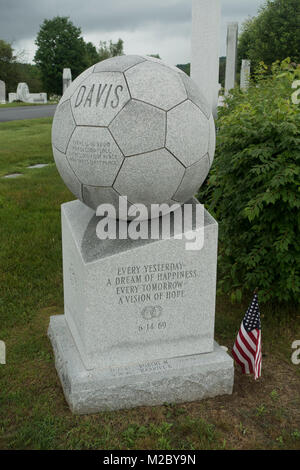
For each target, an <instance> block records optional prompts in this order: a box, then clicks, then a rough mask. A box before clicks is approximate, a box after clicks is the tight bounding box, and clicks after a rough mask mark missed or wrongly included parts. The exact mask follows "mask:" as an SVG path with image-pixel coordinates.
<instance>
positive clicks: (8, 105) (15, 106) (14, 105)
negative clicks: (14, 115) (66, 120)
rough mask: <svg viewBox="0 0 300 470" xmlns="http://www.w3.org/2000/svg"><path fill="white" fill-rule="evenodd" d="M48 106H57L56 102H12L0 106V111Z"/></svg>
mask: <svg viewBox="0 0 300 470" xmlns="http://www.w3.org/2000/svg"><path fill="white" fill-rule="evenodd" d="M49 104H57V101H48V103H20V102H16V101H14V102H13V103H5V104H0V109H2V108H18V107H19V106H47V105H49Z"/></svg>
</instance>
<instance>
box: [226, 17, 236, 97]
mask: <svg viewBox="0 0 300 470" xmlns="http://www.w3.org/2000/svg"><path fill="white" fill-rule="evenodd" d="M238 29H239V25H238V23H229V24H228V25H227V53H226V72H225V94H228V93H229V91H230V90H232V89H233V88H234V87H235V81H236V67H237V43H238Z"/></svg>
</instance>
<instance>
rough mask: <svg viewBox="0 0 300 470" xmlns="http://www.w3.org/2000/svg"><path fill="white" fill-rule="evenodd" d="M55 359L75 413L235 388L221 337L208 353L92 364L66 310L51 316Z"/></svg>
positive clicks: (199, 396) (188, 399)
mask: <svg viewBox="0 0 300 470" xmlns="http://www.w3.org/2000/svg"><path fill="white" fill-rule="evenodd" d="M48 336H49V338H50V340H51V343H52V346H53V350H54V354H55V365H56V369H57V372H58V375H59V378H60V380H61V383H62V387H63V391H64V394H65V397H66V400H67V402H68V404H69V406H70V408H71V410H72V412H73V413H75V414H89V413H97V412H99V411H103V410H117V409H122V408H133V407H137V406H153V405H161V404H163V403H183V402H191V401H197V400H201V399H204V398H208V397H215V396H217V395H224V394H231V393H232V388H233V378H234V369H233V360H232V358H231V357H230V356H229V355H228V354H227V353H226V351H225V350H224V348H222V347H220V346H219V345H218V344H217V343H215V344H214V351H213V352H210V353H206V354H195V355H190V356H181V357H173V358H168V359H163V358H161V359H158V360H154V361H147V362H142V363H136V364H129V365H127V366H121V367H109V368H106V369H93V370H87V369H86V368H85V367H84V365H83V363H82V360H81V357H80V354H79V352H78V349H77V347H76V345H75V342H74V340H73V337H72V334H71V332H70V330H69V328H68V326H67V323H66V321H65V317H64V315H57V316H53V317H51V319H50V325H49V330H48Z"/></svg>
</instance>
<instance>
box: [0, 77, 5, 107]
mask: <svg viewBox="0 0 300 470" xmlns="http://www.w3.org/2000/svg"><path fill="white" fill-rule="evenodd" d="M5 103H6V87H5V82H3V81H2V80H0V104H5Z"/></svg>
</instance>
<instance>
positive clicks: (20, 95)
mask: <svg viewBox="0 0 300 470" xmlns="http://www.w3.org/2000/svg"><path fill="white" fill-rule="evenodd" d="M16 100H17V101H22V102H23V103H47V93H29V88H28V85H27V83H23V82H22V83H18V87H17V92H16V93H10V94H9V102H10V103H11V102H12V101H16Z"/></svg>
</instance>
